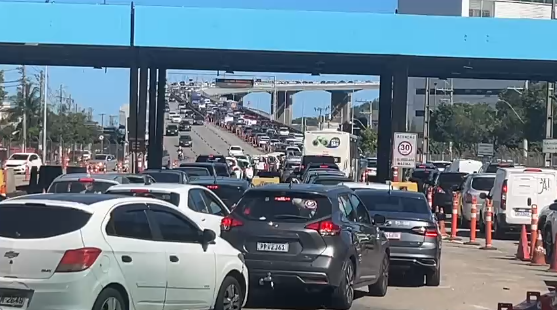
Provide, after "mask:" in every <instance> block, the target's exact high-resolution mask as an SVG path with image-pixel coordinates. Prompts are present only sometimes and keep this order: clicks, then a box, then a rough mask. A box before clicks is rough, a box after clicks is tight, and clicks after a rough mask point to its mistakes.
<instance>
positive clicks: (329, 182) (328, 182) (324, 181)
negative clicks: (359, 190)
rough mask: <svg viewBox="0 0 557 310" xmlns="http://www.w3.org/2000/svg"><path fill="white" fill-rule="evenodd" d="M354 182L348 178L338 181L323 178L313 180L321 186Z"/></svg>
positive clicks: (337, 179) (338, 179)
mask: <svg viewBox="0 0 557 310" xmlns="http://www.w3.org/2000/svg"><path fill="white" fill-rule="evenodd" d="M351 181H352V180H350V179H347V178H336V179H323V178H321V179H320V178H319V177H317V178H315V179H314V180H313V184H321V185H338V184H339V183H341V182H351Z"/></svg>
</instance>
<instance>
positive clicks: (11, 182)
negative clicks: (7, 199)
mask: <svg viewBox="0 0 557 310" xmlns="http://www.w3.org/2000/svg"><path fill="white" fill-rule="evenodd" d="M4 180H5V182H6V194H9V193H13V192H15V190H16V185H17V184H15V172H14V169H13V168H6V169H4Z"/></svg>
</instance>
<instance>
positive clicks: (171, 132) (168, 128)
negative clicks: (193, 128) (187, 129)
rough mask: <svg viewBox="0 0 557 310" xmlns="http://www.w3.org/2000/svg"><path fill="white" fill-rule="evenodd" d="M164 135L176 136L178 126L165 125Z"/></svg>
mask: <svg viewBox="0 0 557 310" xmlns="http://www.w3.org/2000/svg"><path fill="white" fill-rule="evenodd" d="M166 135H167V136H177V135H178V126H176V125H168V126H166Z"/></svg>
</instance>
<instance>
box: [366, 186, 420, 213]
mask: <svg viewBox="0 0 557 310" xmlns="http://www.w3.org/2000/svg"><path fill="white" fill-rule="evenodd" d="M356 194H357V195H358V196H359V197H360V199H362V201H363V203H364V204H365V206H366V209H367V210H368V211H372V212H373V211H383V212H408V213H430V212H431V211H430V209H429V206H428V205H427V203H426V201H425V199H424V198H420V197H417V196H416V197H409V196H407V197H401V196H396V195H386V194H384V193H373V190H356Z"/></svg>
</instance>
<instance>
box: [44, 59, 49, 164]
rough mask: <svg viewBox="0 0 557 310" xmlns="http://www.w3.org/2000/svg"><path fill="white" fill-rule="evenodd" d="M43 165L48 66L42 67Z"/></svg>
mask: <svg viewBox="0 0 557 310" xmlns="http://www.w3.org/2000/svg"><path fill="white" fill-rule="evenodd" d="M43 92H44V95H43V163H46V115H47V110H48V107H47V100H48V99H47V98H48V66H45V67H44V79H43Z"/></svg>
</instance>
